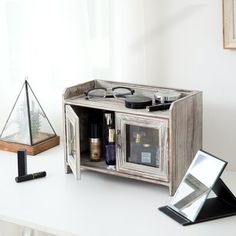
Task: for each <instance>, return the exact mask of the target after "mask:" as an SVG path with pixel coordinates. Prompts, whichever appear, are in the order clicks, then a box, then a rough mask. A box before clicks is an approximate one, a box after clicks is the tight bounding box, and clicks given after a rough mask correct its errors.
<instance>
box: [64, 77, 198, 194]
mask: <svg viewBox="0 0 236 236" xmlns="http://www.w3.org/2000/svg"><path fill="white" fill-rule="evenodd" d="M117 86H125V87H129V88H131V89H134V90H135V94H137V95H143V96H148V97H150V98H152V99H153V102H154V93H155V92H157V91H160V90H166V89H168V90H173V91H178V92H180V93H181V97H180V98H179V99H177V100H176V101H174V102H172V103H171V106H170V108H169V110H165V111H154V112H148V111H147V110H146V109H130V108H126V107H125V104H124V100H122V99H116V98H103V99H90V100H88V99H86V98H85V94H84V92H85V91H87V90H88V89H91V88H100V87H103V88H106V89H108V90H110V89H111V88H114V87H117ZM105 112H111V113H113V115H114V117H115V119H114V120H115V131H116V140H115V147H116V149H115V150H116V165H115V168H113V169H112V168H108V166H107V164H106V162H105V161H104V157H102V160H101V161H99V162H93V161H90V158H89V156H90V154H89V133H90V131H89V128H90V119H91V117H92V118H93V119H94V118H96V119H97V120H98V121H101V122H102V120H103V118H102V117H103V115H104V113H105ZM63 121H64V152H65V172H66V173H70V172H73V174H74V175H75V177H76V179H78V178H80V175H81V170H91V171H97V172H102V173H105V174H111V175H117V176H121V177H127V178H132V179H136V180H141V181H146V182H151V183H155V184H160V185H165V186H167V187H168V188H169V193H170V195H173V194H174V193H175V191H176V189H177V187H178V185H179V183H180V181H181V179H182V177H183V175H184V174H185V172H186V170H187V168H188V167H189V165H190V163H191V161H192V159H193V157H194V155H195V154H196V152H197V150H198V149H200V148H201V147H202V92H200V91H190V90H181V89H171V88H161V87H153V86H147V85H136V84H130V83H119V82H111V81H102V80H93V81H89V82H86V83H83V84H78V85H75V86H73V87H69V88H67V89H66V90H65V92H64V94H63ZM101 139H103V137H102V138H101ZM140 139H141V140H142V147H141V146H140V145H139V144H140V142H139V141H140ZM143 140H145V141H143ZM140 153H141V154H140ZM153 156H154V159H153Z"/></svg>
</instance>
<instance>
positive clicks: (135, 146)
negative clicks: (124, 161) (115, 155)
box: [128, 132, 141, 163]
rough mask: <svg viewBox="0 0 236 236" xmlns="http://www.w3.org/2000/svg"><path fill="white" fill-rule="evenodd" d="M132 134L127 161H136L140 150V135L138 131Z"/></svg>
mask: <svg viewBox="0 0 236 236" xmlns="http://www.w3.org/2000/svg"><path fill="white" fill-rule="evenodd" d="M133 135H134V136H133V140H132V141H131V142H130V156H129V158H128V162H131V163H138V162H139V159H140V158H139V156H140V152H141V135H140V133H139V132H135V134H133Z"/></svg>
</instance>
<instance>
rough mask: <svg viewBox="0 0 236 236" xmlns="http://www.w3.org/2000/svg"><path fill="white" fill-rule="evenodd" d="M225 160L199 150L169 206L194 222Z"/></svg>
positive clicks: (224, 164)
mask: <svg viewBox="0 0 236 236" xmlns="http://www.w3.org/2000/svg"><path fill="white" fill-rule="evenodd" d="M226 164H227V162H225V161H223V160H221V159H218V158H216V157H214V156H212V155H210V154H208V153H206V152H203V151H201V150H199V151H198V152H197V154H196V156H195V157H194V160H193V161H192V163H191V165H190V167H189V169H188V171H187V172H186V174H185V176H184V178H183V180H182V181H181V183H180V185H179V187H178V189H177V191H176V193H175V195H174V197H173V199H172V201H171V203H170V205H169V207H170V208H172V209H173V210H175V211H177V212H178V213H180V214H181V215H183V216H184V217H186V218H187V219H189V220H190V221H192V222H194V221H195V219H196V218H197V216H198V213H199V211H200V210H201V208H202V206H203V204H204V202H205V200H206V199H207V196H208V194H209V193H210V191H211V189H212V187H213V186H214V184H215V182H216V180H217V179H218V177H219V176H220V174H221V173H222V171H223V169H224V168H225V166H226Z"/></svg>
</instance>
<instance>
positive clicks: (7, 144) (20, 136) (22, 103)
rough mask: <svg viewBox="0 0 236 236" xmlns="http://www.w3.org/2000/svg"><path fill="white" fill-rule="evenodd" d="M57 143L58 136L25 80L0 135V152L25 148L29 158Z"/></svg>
mask: <svg viewBox="0 0 236 236" xmlns="http://www.w3.org/2000/svg"><path fill="white" fill-rule="evenodd" d="M59 142H60V139H59V137H58V136H57V135H56V132H55V130H54V129H53V127H52V125H51V123H50V121H49V120H48V118H47V116H46V114H45V112H44V111H43V108H42V107H41V105H40V103H39V101H38V99H37V98H36V96H35V94H34V92H33V90H32V89H31V87H30V85H29V83H28V81H27V80H25V82H24V84H23V86H22V88H21V90H20V93H19V95H18V97H17V99H16V102H15V104H14V106H13V108H12V110H11V112H10V114H9V117H8V119H7V121H6V123H5V126H4V128H3V130H2V132H1V134H0V149H3V150H7V151H13V152H16V151H17V150H18V149H21V148H24V149H26V151H27V153H28V154H29V155H35V154H37V153H39V152H42V151H44V150H47V149H49V148H51V147H54V146H56V145H58V144H59Z"/></svg>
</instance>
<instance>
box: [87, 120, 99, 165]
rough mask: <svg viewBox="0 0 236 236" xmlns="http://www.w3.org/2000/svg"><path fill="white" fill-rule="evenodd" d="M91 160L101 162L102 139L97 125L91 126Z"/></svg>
mask: <svg viewBox="0 0 236 236" xmlns="http://www.w3.org/2000/svg"><path fill="white" fill-rule="evenodd" d="M89 142H90V160H91V161H100V160H101V139H100V130H99V125H98V124H97V123H92V124H91V130H90V139H89Z"/></svg>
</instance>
